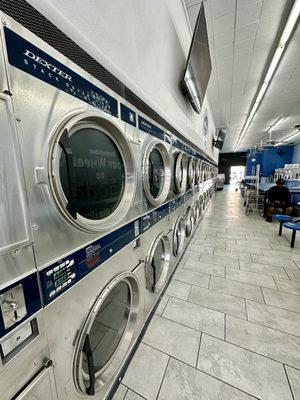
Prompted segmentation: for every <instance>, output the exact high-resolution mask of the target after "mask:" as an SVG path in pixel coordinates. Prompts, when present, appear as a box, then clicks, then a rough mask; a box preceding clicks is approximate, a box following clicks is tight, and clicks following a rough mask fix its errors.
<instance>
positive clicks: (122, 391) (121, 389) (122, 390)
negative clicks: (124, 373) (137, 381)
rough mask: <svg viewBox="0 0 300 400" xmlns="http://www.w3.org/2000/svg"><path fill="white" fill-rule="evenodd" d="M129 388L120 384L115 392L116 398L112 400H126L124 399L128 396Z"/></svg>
mask: <svg viewBox="0 0 300 400" xmlns="http://www.w3.org/2000/svg"><path fill="white" fill-rule="evenodd" d="M127 390H128V389H127V387H126V386H124V385H122V384H120V385H119V386H118V389H117V390H116V391H115V394H114V397H113V399H112V400H124V397H125V396H126V393H127Z"/></svg>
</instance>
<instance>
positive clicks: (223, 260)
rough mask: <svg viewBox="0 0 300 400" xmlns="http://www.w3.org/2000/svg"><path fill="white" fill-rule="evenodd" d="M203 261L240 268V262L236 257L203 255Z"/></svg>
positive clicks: (201, 258)
mask: <svg viewBox="0 0 300 400" xmlns="http://www.w3.org/2000/svg"><path fill="white" fill-rule="evenodd" d="M200 261H201V262H207V263H209V264H216V265H221V266H223V267H229V268H233V269H239V262H238V260H237V259H236V258H233V257H228V256H222V255H220V256H218V255H204V254H203V255H201V257H200Z"/></svg>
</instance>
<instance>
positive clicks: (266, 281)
mask: <svg viewBox="0 0 300 400" xmlns="http://www.w3.org/2000/svg"><path fill="white" fill-rule="evenodd" d="M226 278H228V279H232V280H235V281H240V282H244V283H250V284H252V285H257V286H263V287H267V288H270V289H277V287H276V285H275V282H274V280H273V278H272V277H271V276H268V275H263V274H257V273H255V272H250V271H241V270H235V269H231V268H226Z"/></svg>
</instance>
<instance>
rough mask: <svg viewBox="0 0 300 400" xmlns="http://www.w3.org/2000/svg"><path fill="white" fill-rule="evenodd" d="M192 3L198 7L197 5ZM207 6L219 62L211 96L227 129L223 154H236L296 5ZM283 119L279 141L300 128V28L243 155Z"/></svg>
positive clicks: (269, 0)
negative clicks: (282, 31) (281, 33)
mask: <svg viewBox="0 0 300 400" xmlns="http://www.w3.org/2000/svg"><path fill="white" fill-rule="evenodd" d="M186 1H187V2H188V4H194V3H192V0H186ZM204 4H205V12H206V15H208V18H209V22H208V26H209V43H210V52H211V57H212V60H213V62H212V64H213V73H212V78H211V81H210V84H209V87H208V96H209V99H210V102H211V104H212V105H213V112H214V116H215V120H216V124H217V126H220V127H221V126H222V127H226V128H227V137H226V141H225V146H224V150H223V151H233V149H234V146H235V144H236V142H237V140H238V137H239V134H240V132H241V130H242V128H243V126H244V124H245V122H246V119H247V116H248V113H249V111H250V108H251V104H252V103H253V100H254V98H255V95H256V93H257V91H258V89H259V85H260V82H261V78H262V75H263V72H264V71H265V69H266V67H267V65H268V64H267V63H268V62H269V60H270V55H271V54H272V53H271V51H272V49H273V46H274V44H275V40H276V37H277V33H278V31H279V29H282V27H283V26H282V24H283V22H282V18H283V16H284V15H286V14H285V12H286V10H285V8H286V7H290V6H291V4H292V0H206V1H205V3H204ZM198 7H199V5H198ZM195 10H196V12H197V8H195ZM194 18H195V17H194ZM212 81H213V82H212ZM283 115H284V116H285V117H286V119H285V121H284V123H283V124H282V126H281V128H280V129H278V130H276V131H274V137H276V136H277V137H278V138H282V137H283V136H284V134H288V133H289V132H290V131H291V130H293V126H294V125H295V124H296V123H300V28H299V26H298V28H297V30H296V32H295V33H294V36H293V37H292V39H291V41H290V43H289V45H288V47H287V49H286V51H285V53H284V55H283V58H282V60H281V61H280V64H279V67H278V69H277V71H276V72H275V75H274V77H273V80H272V83H271V85H270V86H269V88H268V90H267V92H266V95H265V97H264V99H263V101H262V103H261V105H260V107H259V109H258V111H257V114H256V115H255V117H254V119H253V121H252V123H251V125H250V127H249V129H248V131H247V134H246V136H245V138H244V140H243V142H242V145H241V147H240V149H239V150H245V149H246V148H247V147H250V146H251V147H253V146H254V145H255V144H259V143H260V140H261V139H263V140H266V138H267V137H268V134H267V129H268V127H269V126H270V125H272V124H273V123H274V122H275V121H276V120H277V119H278V118H279V117H280V116H283ZM299 140H300V138H299Z"/></svg>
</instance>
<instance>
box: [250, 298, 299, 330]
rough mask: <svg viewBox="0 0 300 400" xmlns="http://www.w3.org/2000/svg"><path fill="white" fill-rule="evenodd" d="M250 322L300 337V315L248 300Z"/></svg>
mask: <svg viewBox="0 0 300 400" xmlns="http://www.w3.org/2000/svg"><path fill="white" fill-rule="evenodd" d="M246 307H247V314H248V319H249V321H252V322H256V323H258V324H262V325H265V326H268V327H270V328H274V329H278V330H279V331H282V332H286V333H290V334H291V335H295V336H300V315H299V314H297V313H294V312H292V311H286V310H282V309H280V308H277V307H273V306H269V305H266V304H260V303H256V302H253V301H250V300H246Z"/></svg>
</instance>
